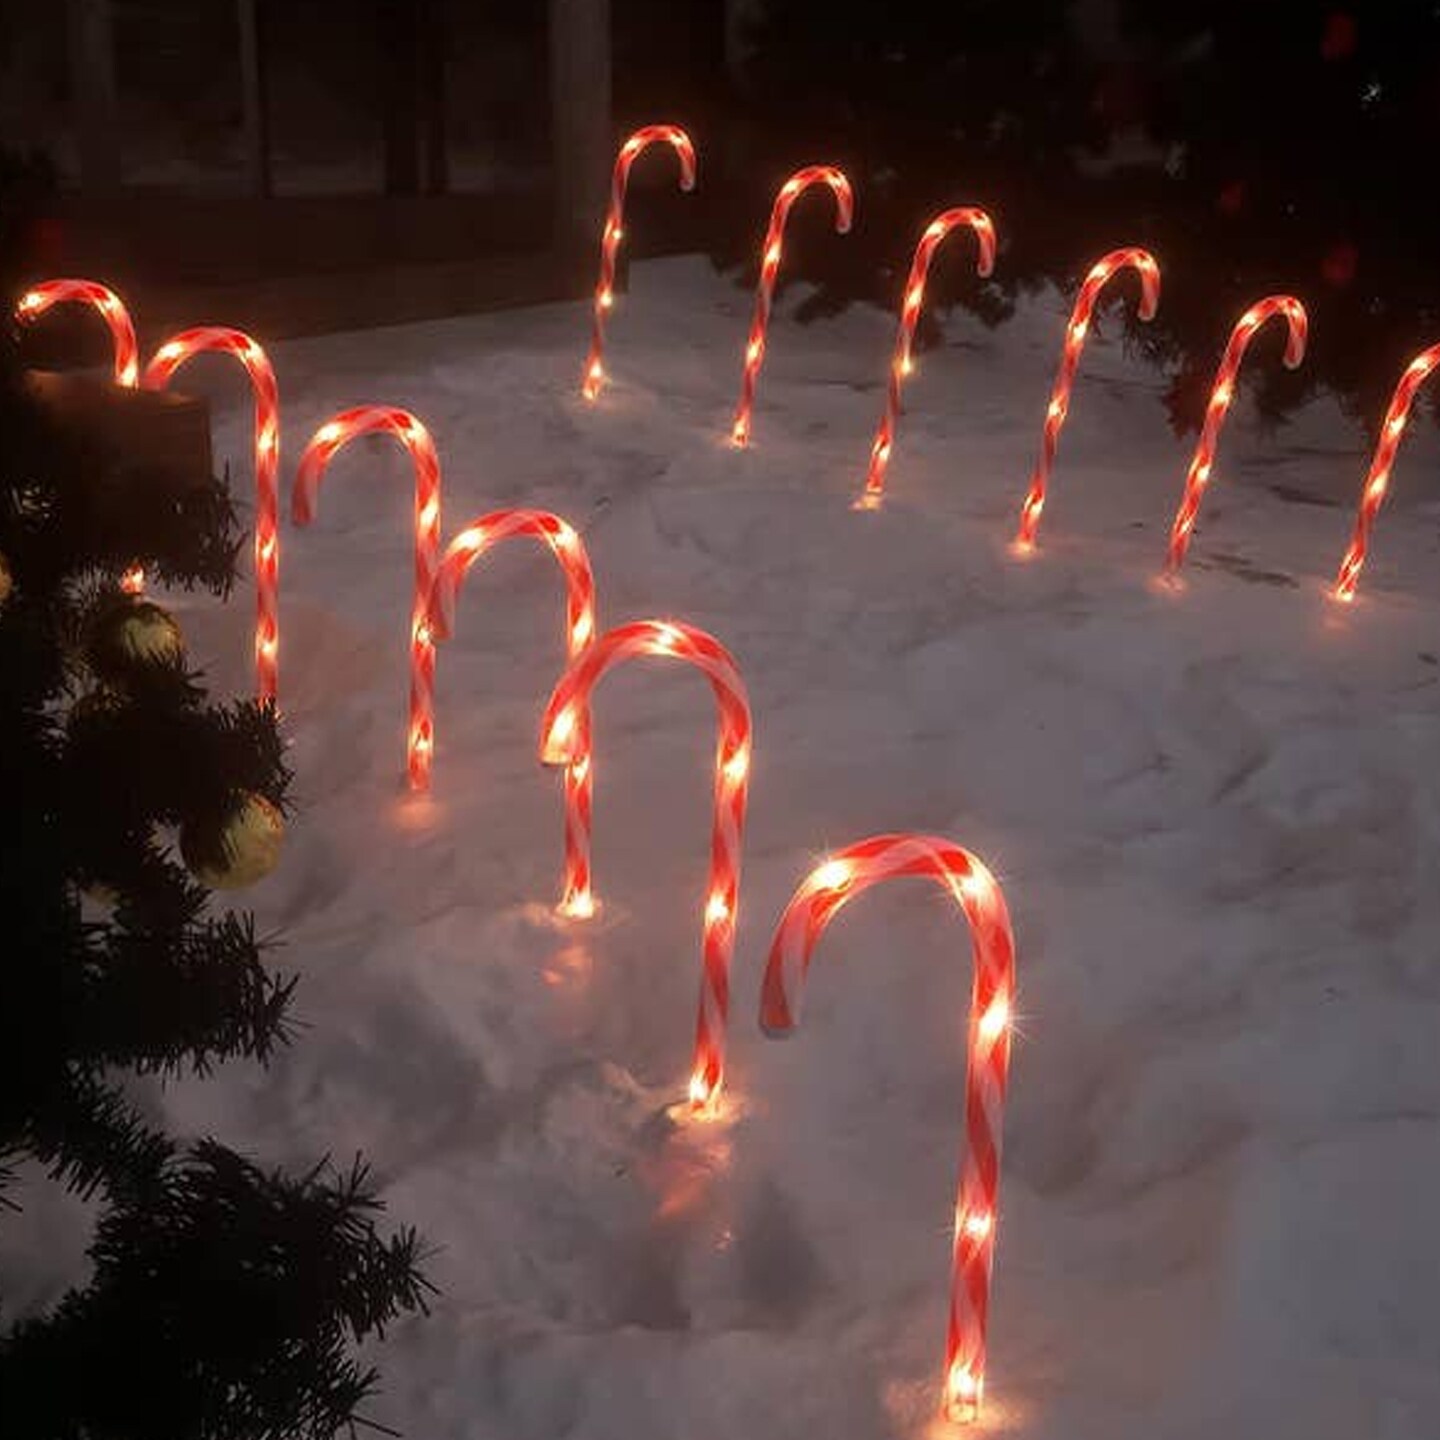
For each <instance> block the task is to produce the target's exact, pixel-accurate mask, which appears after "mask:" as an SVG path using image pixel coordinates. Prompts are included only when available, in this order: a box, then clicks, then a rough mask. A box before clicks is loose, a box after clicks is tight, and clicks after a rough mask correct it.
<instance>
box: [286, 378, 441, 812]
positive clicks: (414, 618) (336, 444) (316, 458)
mask: <svg viewBox="0 0 1440 1440" xmlns="http://www.w3.org/2000/svg"><path fill="white" fill-rule="evenodd" d="M375 434H381V435H393V436H394V437H395V438H396V439H397V440H398V441H399V442H400V443H401V444H402V445H403V446H404V447H405V449H406V451H407V452H408V453H409V455H410V461H411V464H412V465H413V466H414V470H415V598H414V602H413V604H412V605H411V607H410V723H409V728H408V730H407V732H406V739H405V769H406V774H407V776H408V778H409V782H410V788H411V789H412V790H427V789H429V787H430V761H431V755H432V752H433V750H434V745H435V637H434V636H433V635H432V634H431V631H430V624H429V621H428V619H427V615H428V611H429V608H430V588H431V586H432V585H433V584H434V580H435V567H436V561H437V560H438V559H439V554H440V457H439V456H438V455H437V454H436V453H435V442H434V441H433V440H431V438H430V432H429V431H428V430H427V429H426V428H425V427H424V426H423V425H422V424H421V423H420V422H419V421H418V420H417V419H416V418H415V417H414V416H413V415H412V414H411V413H410V412H409V411H408V410H399V409H396V408H395V407H394V406H391V405H359V406H356V408H355V409H353V410H342V411H341V412H340V413H339V414H338V415H332V416H331V417H330V419H329V420H327V421H326V422H325V423H324V424H323V425H322V426H321V427H320V428H319V429H318V430H317V431H316V432H315V433H314V435H312V436H311V437H310V443H309V444H308V445H307V446H306V447H305V453H304V454H303V455H301V457H300V468H299V470H298V471H297V473H296V475H295V490H294V494H293V497H292V499H291V509H290V513H291V518H292V519H293V520H294V522H295V523H296V524H297V525H308V524H309V523H310V522H311V521H312V520H313V519H314V518H315V507H316V505H317V504H318V502H319V499H320V478H321V476H322V475H324V473H325V470H326V467H327V466H328V465H329V464H330V462H331V460H333V459H334V458H335V454H336V452H337V451H338V450H340V449H341V447H342V446H345V445H348V444H349V443H350V441H352V440H353V439H355V437H356V436H357V435H375Z"/></svg>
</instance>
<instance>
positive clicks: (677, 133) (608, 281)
mask: <svg viewBox="0 0 1440 1440" xmlns="http://www.w3.org/2000/svg"><path fill="white" fill-rule="evenodd" d="M656 144H665V145H669V146H670V147H671V148H672V149H673V150H674V151H675V153H676V155H678V156H679V157H680V188H681V189H682V190H693V189H694V188H695V147H694V145H692V144H691V143H690V137H689V136H688V135H687V134H686V133H685V132H684V131H683V130H682V129H681V128H680V127H679V126H678V125H646V126H645V127H644V128H643V129H641V130H637V131H636V132H635V133H634V134H633V135H632V136H631V137H630V138H629V139H628V140H627V141H626V142H625V143H624V144H623V145H622V146H621V147H620V153H619V154H618V155H617V156H616V157H615V169H614V171H613V173H612V174H611V177H610V209H609V211H608V212H607V213H606V215H605V229H604V231H603V232H602V233H601V236H600V280H599V283H598V284H597V285H596V286H595V319H594V323H593V325H592V327H591V330H590V353H589V354H588V355H587V356H586V357H585V371H584V374H583V376H582V378H581V381H580V393H581V394H582V395H584V397H585V398H586V399H587V400H594V399H595V398H596V397H597V396H598V395H599V394H600V390H601V387H602V386H603V385H604V384H605V312H606V311H607V310H609V309H610V308H611V306H613V305H614V303H615V254H616V251H618V250H619V248H620V237H621V236H622V235H624V233H625V231H624V228H623V227H624V219H625V187H626V184H627V183H628V182H629V179H630V167H631V166H632V165H633V164H634V163H635V162H636V160H638V159H639V158H640V155H641V153H642V152H643V151H644V150H645V149H646V148H647V147H648V146H650V145H656Z"/></svg>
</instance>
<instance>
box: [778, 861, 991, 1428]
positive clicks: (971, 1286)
mask: <svg viewBox="0 0 1440 1440" xmlns="http://www.w3.org/2000/svg"><path fill="white" fill-rule="evenodd" d="M908 875H920V876H925V877H927V878H929V879H931V880H934V881H936V882H937V883H938V884H940V885H941V886H943V887H944V888H945V889H946V890H948V891H949V892H950V894H951V896H952V897H953V898H954V900H955V901H956V903H957V904H958V905H959V906H960V908H961V909H962V910H963V911H964V912H965V918H966V919H967V920H968V921H969V922H970V932H971V949H972V953H973V955H974V963H975V978H974V985H973V988H972V991H971V1000H970V1021H969V1049H968V1059H967V1062H966V1070H965V1158H964V1160H963V1162H962V1163H961V1167H960V1187H959V1196H958V1198H957V1200H956V1202H955V1232H954V1243H953V1248H952V1253H951V1280H950V1324H949V1331H948V1338H947V1340H946V1347H945V1386H944V1402H943V1403H944V1411H945V1415H946V1418H947V1419H949V1420H954V1421H970V1420H974V1419H976V1418H977V1416H978V1415H979V1411H980V1402H981V1398H982V1394H983V1391H984V1387H985V1336H986V1329H987V1324H988V1320H989V1312H990V1273H991V1268H992V1265H993V1262H994V1257H995V1231H996V1225H997V1222H998V1218H999V1198H1000V1142H1001V1119H1002V1114H1003V1109H1004V1103H1005V1082H1006V1077H1007V1074H1008V1072H1009V1066H1010V1029H1011V1011H1012V1007H1013V1002H1014V994H1015V942H1014V938H1013V936H1012V934H1011V931H1010V917H1009V914H1008V912H1007V910H1006V907H1005V897H1004V896H1003V895H1002V894H1001V892H1000V887H999V885H998V884H996V882H995V878H994V876H992V875H991V874H990V872H989V871H988V870H987V869H986V868H985V866H984V865H983V864H982V863H981V862H980V861H979V860H978V859H976V857H975V856H974V855H972V854H971V853H970V852H969V851H968V850H965V849H963V848H962V847H961V846H959V845H956V844H955V843H954V842H953V841H950V840H945V839H942V838H940V837H939V836H935V835H909V834H902V835H877V836H875V837H874V838H872V839H869V840H862V841H860V842H859V843H858V844H855V845H851V846H850V847H849V848H848V849H845V850H840V851H838V852H836V854H834V855H833V856H831V858H830V859H828V860H826V861H825V862H824V864H822V865H820V866H818V867H817V868H816V869H815V870H813V871H811V873H810V875H809V876H808V877H807V878H806V879H805V880H804V881H803V882H802V883H801V885H800V887H799V889H798V890H796V892H795V894H794V896H793V897H792V898H791V900H790V903H789V904H788V905H787V906H786V907H785V913H784V915H783V916H782V917H781V919H780V924H779V926H778V928H777V929H776V931H775V938H774V941H773V942H772V944H771V948H770V958H769V960H768V962H767V964H766V967H765V979H764V982H763V986H762V990H761V996H760V1024H761V1026H762V1028H763V1029H764V1030H765V1033H766V1034H767V1035H771V1036H783V1035H788V1034H789V1033H790V1032H791V1031H792V1030H793V1029H794V1027H795V1023H796V1016H797V1012H798V1007H799V1000H800V993H801V991H802V989H803V988H804V984H805V976H806V972H807V971H808V970H809V967H810V957H811V954H812V952H813V951H814V949H815V945H816V943H817V942H818V941H819V939H820V936H821V935H822V934H823V933H824V931H825V927H826V926H827V925H828V924H829V923H830V921H831V920H833V919H834V918H835V914H836V912H837V911H838V910H839V909H840V907H841V906H842V905H844V904H845V903H846V901H848V900H851V899H853V898H854V897H855V896H856V895H859V894H860V893H861V891H863V890H868V889H869V888H870V886H872V885H875V884H878V883H879V882H880V881H882V880H893V879H897V878H899V877H901V876H908Z"/></svg>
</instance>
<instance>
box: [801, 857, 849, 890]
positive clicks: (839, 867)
mask: <svg viewBox="0 0 1440 1440" xmlns="http://www.w3.org/2000/svg"><path fill="white" fill-rule="evenodd" d="M854 876H855V871H854V868H853V867H852V866H851V865H850V863H849V862H848V861H845V860H827V861H826V862H825V863H824V864H823V865H819V866H817V867H816V868H815V870H814V872H813V873H812V874H811V876H810V883H811V885H813V886H814V888H815V889H816V890H843V889H844V888H845V887H846V886H847V885H848V884H849V883H850V881H851V880H852V879H853V878H854Z"/></svg>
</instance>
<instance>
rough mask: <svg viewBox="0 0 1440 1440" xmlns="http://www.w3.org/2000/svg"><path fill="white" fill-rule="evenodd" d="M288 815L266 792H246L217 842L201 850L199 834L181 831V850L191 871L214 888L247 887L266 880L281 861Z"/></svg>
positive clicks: (234, 888) (241, 888) (202, 881)
mask: <svg viewBox="0 0 1440 1440" xmlns="http://www.w3.org/2000/svg"><path fill="white" fill-rule="evenodd" d="M284 843H285V817H284V816H283V815H282V814H281V813H280V811H279V810H277V809H276V808H275V806H274V805H272V804H271V803H270V802H269V801H268V800H267V799H266V798H265V797H264V796H263V795H256V794H254V793H253V792H252V793H251V794H248V795H246V796H245V798H244V799H243V800H242V801H241V802H240V804H239V805H238V806H237V807H236V809H235V810H234V811H233V812H232V813H231V815H230V816H229V818H228V819H227V820H226V821H225V823H224V824H223V825H222V826H221V827H220V833H219V835H218V836H217V837H216V843H215V844H213V845H207V846H205V848H204V850H203V852H199V853H197V850H198V847H197V846H196V844H195V838H194V836H193V835H191V834H190V833H189V831H188V829H186V830H182V831H181V834H180V853H181V855H182V856H183V857H184V859H185V863H186V865H188V866H189V867H190V872H191V874H193V875H194V876H195V878H196V879H197V880H198V881H199V882H200V883H201V884H202V885H204V886H207V887H208V888H209V889H211V890H243V889H244V888H245V887H246V886H247V885H254V884H255V883H256V881H258V880H263V879H264V878H265V877H266V876H267V875H268V874H269V873H270V872H271V871H272V870H273V869H274V868H275V866H276V865H277V864H279V862H280V850H281V847H282V846H283V845H284Z"/></svg>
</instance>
